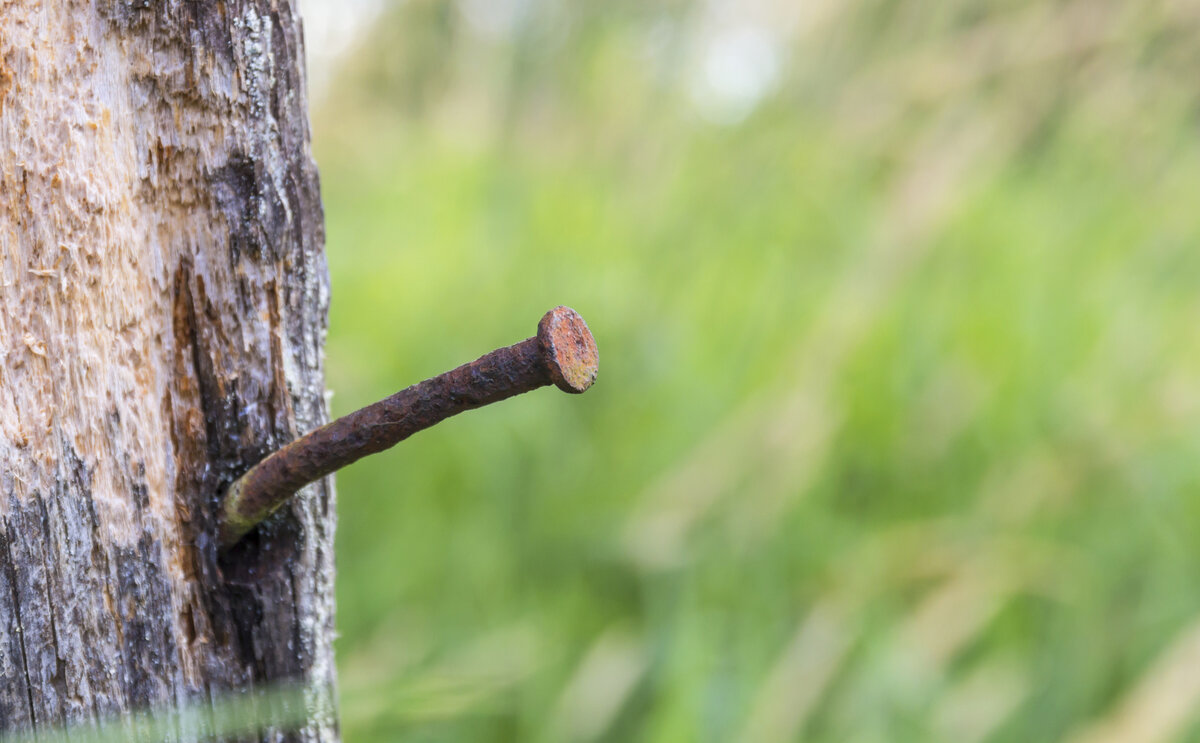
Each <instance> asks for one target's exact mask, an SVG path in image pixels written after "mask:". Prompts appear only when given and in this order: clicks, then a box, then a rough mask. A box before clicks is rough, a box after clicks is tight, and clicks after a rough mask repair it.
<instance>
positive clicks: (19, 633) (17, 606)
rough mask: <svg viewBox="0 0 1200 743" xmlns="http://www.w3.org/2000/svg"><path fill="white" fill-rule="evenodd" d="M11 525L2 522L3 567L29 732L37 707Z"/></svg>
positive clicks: (36, 716)
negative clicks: (10, 594) (23, 689)
mask: <svg viewBox="0 0 1200 743" xmlns="http://www.w3.org/2000/svg"><path fill="white" fill-rule="evenodd" d="M12 534H13V525H12V523H11V522H10V521H9V520H8V519H5V520H4V535H3V536H4V553H5V555H6V556H7V557H8V560H7V562H6V565H5V567H6V568H7V570H6V572H7V573H8V585H9V589H10V590H11V592H12V610H13V622H14V624H15V625H16V626H15V627H14V628H13V629H14V630H16V631H15V632H14V633H13V640H14V642H15V644H16V645H17V646H18V647H19V648H20V651H21V675H22V676H23V677H24V680H25V699H26V702H27V703H28V705H29V707H28V712H29V716H28V717H27V718H26V719H28V721H29V726H30V729H31V730H34V731H36V730H37V725H38V723H37V719H38V715H37V707H36V706H35V705H34V703H33V680H32V679H31V678H30V677H29V656H28V655H27V654H26V652H25V623H24V622H23V621H22V620H21V597H20V596H19V595H17V585H18V584H17V567H16V566H17V564H18V563H17V561H16V558H15V556H14V555H13V551H12V536H11V535H12Z"/></svg>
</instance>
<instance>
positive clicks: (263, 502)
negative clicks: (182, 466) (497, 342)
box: [220, 306, 599, 548]
mask: <svg viewBox="0 0 1200 743" xmlns="http://www.w3.org/2000/svg"><path fill="white" fill-rule="evenodd" d="M598 368H599V355H598V353H597V350H596V342H595V340H594V339H593V338H592V334H591V332H590V331H589V330H588V327H587V323H585V322H584V321H583V318H582V317H580V316H579V314H578V313H577V312H575V310H572V309H571V308H569V307H562V306H560V307H555V308H554V309H553V310H550V311H549V312H547V313H546V314H545V316H543V317H542V319H541V322H539V323H538V333H537V335H536V336H534V337H532V338H528V339H526V340H524V341H521V342H520V343H517V344H515V345H512V346H508V347H506V348H501V349H498V350H495V351H492V352H491V353H489V354H487V355H485V356H482V357H480V358H479V359H476V360H475V361H472V362H471V363H469V364H464V365H462V366H460V367H458V368H457V369H453V370H451V371H448V372H446V373H444V374H440V375H438V376H436V377H433V378H432V379H426V380H425V381H424V382H419V383H417V384H414V385H412V386H411V387H408V388H406V389H403V390H401V391H399V392H397V393H396V394H394V395H392V396H391V397H388V398H385V399H383V400H380V401H379V402H377V403H374V404H373V405H368V406H367V407H365V408H362V409H360V410H356V411H355V412H353V413H350V414H348V415H345V416H343V417H341V418H339V419H337V420H336V421H333V422H332V423H329V424H326V425H324V426H322V427H320V428H318V429H316V430H314V431H312V432H310V433H308V434H306V435H304V436H302V437H300V438H298V439H296V440H295V441H292V442H291V443H289V444H287V445H286V446H284V447H283V448H281V449H279V450H278V451H276V452H274V453H272V454H271V455H269V456H268V457H266V458H265V459H263V460H262V461H261V462H259V463H258V464H256V465H255V466H254V467H252V468H251V469H250V470H249V471H248V472H247V473H246V474H244V475H242V477H241V478H239V479H238V480H237V481H236V482H234V483H233V484H232V485H231V486H230V487H229V492H228V493H227V494H226V496H225V502H224V507H223V509H222V519H221V534H220V540H221V544H222V546H223V547H225V548H228V547H231V546H233V545H234V544H236V543H237V541H238V540H239V539H241V538H242V537H243V536H244V535H245V534H246V533H247V532H249V531H250V530H251V529H253V528H254V527H255V525H257V524H258V523H259V522H260V521H262V520H263V519H265V518H266V517H267V516H269V515H270V514H271V513H272V512H273V511H274V510H275V509H276V508H278V507H279V506H280V505H282V504H283V503H284V502H286V501H287V499H288V498H290V497H291V496H292V494H293V493H295V492H296V491H298V490H299V489H300V488H302V487H304V486H305V485H307V484H308V483H310V482H314V481H316V480H319V479H321V478H322V477H325V476H326V475H329V474H331V473H333V472H334V471H336V470H338V469H341V468H342V467H345V466H346V465H348V464H351V463H352V462H356V461H358V460H359V459H362V458H363V457H365V456H367V455H368V454H374V453H376V452H380V451H383V450H385V449H389V448H391V447H393V446H395V445H396V444H398V443H399V442H401V441H403V440H404V439H406V438H408V437H409V436H412V435H413V434H414V433H416V432H418V431H421V430H424V429H426V428H429V427H430V426H432V425H434V424H436V423H439V422H441V421H443V420H445V419H446V418H449V417H450V416H452V415H457V414H459V413H462V412H465V411H467V410H474V409H475V408H479V407H483V406H484V405H489V404H491V403H494V402H499V401H500V400H504V399H507V398H509V397H513V396H514V395H519V394H521V393H522V392H529V391H530V390H534V389H537V388H538V387H545V386H547V385H550V384H553V385H555V386H556V387H558V388H559V389H561V390H563V391H564V392H570V393H581V392H584V391H585V390H587V389H588V388H589V387H591V386H592V383H593V382H595V380H596V373H597V370H598Z"/></svg>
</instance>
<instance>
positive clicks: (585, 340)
mask: <svg viewBox="0 0 1200 743" xmlns="http://www.w3.org/2000/svg"><path fill="white" fill-rule="evenodd" d="M537 337H538V342H539V343H540V344H541V347H542V353H543V354H544V356H545V359H546V365H547V366H548V367H549V369H550V379H551V380H553V382H554V385H555V386H556V387H558V388H559V389H560V390H562V391H563V392H571V393H576V394H577V393H580V392H584V391H586V390H587V389H588V388H589V387H591V386H592V384H593V383H594V382H595V381H596V374H597V373H598V372H599V369H600V354H599V352H598V351H597V350H596V339H595V338H593V337H592V331H590V330H588V326H587V323H586V322H584V321H583V318H582V317H580V316H579V313H578V312H576V311H575V310H573V309H571V308H570V307H564V306H561V305H560V306H558V307H555V308H554V309H552V310H550V311H549V312H547V313H546V314H545V315H544V316H543V317H542V320H541V322H539V323H538V332H537Z"/></svg>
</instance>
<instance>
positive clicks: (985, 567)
mask: <svg viewBox="0 0 1200 743" xmlns="http://www.w3.org/2000/svg"><path fill="white" fill-rule="evenodd" d="M785 5H786V4H784V5H780V6H779V7H784V6H785ZM760 6H765V7H768V8H770V7H775V6H774V5H772V4H771V3H765V4H760ZM457 7H458V6H456V5H455V4H454V3H450V2H412V3H408V4H404V5H400V6H397V8H395V9H393V10H392V11H390V12H389V13H388V14H386V15H385V16H384V18H383V19H382V20H381V21H379V22H378V23H377V24H376V29H375V31H374V33H373V37H372V39H373V41H372V42H371V43H369V44H367V45H366V46H364V47H363V48H362V49H361V50H359V51H358V53H357V54H356V55H355V56H354V57H353V58H352V60H351V61H350V63H348V64H347V65H346V67H345V68H344V70H343V71H342V72H341V73H339V77H338V80H339V82H338V83H337V84H336V86H335V89H334V90H333V92H331V93H330V94H329V95H328V96H327V97H326V99H325V100H324V102H323V104H322V105H321V106H320V107H318V108H317V109H316V110H315V112H314V124H315V142H316V145H315V146H316V154H317V158H318V162H319V164H320V166H321V170H322V179H323V193H324V199H325V205H326V212H327V230H328V253H329V263H330V269H331V274H332V278H333V292H334V293H333V304H332V310H331V328H330V335H329V342H328V362H327V363H328V377H329V385H330V387H331V388H332V389H333V390H334V391H335V397H334V398H333V407H334V411H335V413H341V412H346V411H349V410H351V409H353V408H355V407H357V406H359V405H362V404H365V403H367V402H370V401H373V400H375V399H377V398H379V397H381V396H383V395H386V394H388V393H390V392H392V391H394V390H395V389H397V388H399V387H402V386H404V385H407V384H409V383H411V382H414V381H417V380H420V379H422V378H425V377H427V376H429V375H431V374H435V373H437V372H440V371H443V370H445V369H448V368H450V367H452V366H455V365H457V364H459V363H462V362H465V361H468V360H470V359H473V358H475V357H476V356H478V355H479V354H481V353H482V352H484V351H486V350H490V349H491V348H493V347H496V346H498V345H502V344H507V343H511V342H515V341H517V340H519V339H521V338H524V337H526V336H528V335H531V334H532V333H533V331H534V326H535V324H536V321H537V319H538V318H539V317H540V315H541V313H542V312H544V311H545V310H546V309H548V308H550V307H552V306H554V305H556V304H559V303H565V304H569V305H571V306H573V307H575V308H576V309H577V310H579V311H580V312H581V314H582V315H583V316H584V317H585V318H587V319H588V321H589V323H590V325H591V328H592V330H593V332H594V334H595V336H596V338H597V341H598V343H599V347H600V352H601V374H600V379H599V381H598V383H597V386H596V387H595V388H593V390H591V391H589V392H588V393H587V394H586V395H583V396H582V397H579V398H569V397H567V396H565V395H561V394H557V393H555V392H553V391H548V390H547V391H539V392H537V393H534V394H531V395H528V396H525V397H523V398H520V399H518V400H514V401H510V402H506V403H503V404H501V405H498V406H493V407H491V408H487V409H484V410H481V411H478V412H473V413H471V414H469V415H466V416H462V417H460V418H457V419H452V420H450V421H448V422H446V423H443V424H441V425H439V426H438V427H436V428H435V429H433V430H430V431H428V432H425V433H422V434H420V435H418V436H416V437H414V438H413V439H411V440H409V441H407V442H405V443H404V444H403V445H402V446H400V447H398V448H397V449H395V450H393V451H391V452H389V453H387V454H383V455H380V456H378V457H374V458H371V459H368V460H365V461H363V462H361V463H359V464H356V465H354V466H353V467H350V468H348V469H346V470H344V471H342V472H341V473H339V475H338V488H339V495H340V501H341V502H340V507H339V533H338V570H339V576H338V605H339V606H338V627H339V632H340V635H341V639H340V640H339V642H338V654H339V655H338V661H339V669H340V673H341V705H342V723H343V728H344V732H345V737H346V739H347V740H348V741H356V740H430V741H440V740H446V741H450V740H454V741H466V740H478V741H508V740H522V741H528V740H545V741H559V740H645V741H677V740H697V741H725V740H753V741H776V740H778V741H783V740H810V741H826V740H828V741H833V740H855V741H871V740H880V741H883V740H889V741H891V740H912V741H933V740H945V741H970V740H996V741H1026V740H1058V739H1070V740H1076V741H1084V740H1087V741H1104V740H1139V741H1153V740H1163V741H1166V740H1200V726H1198V725H1197V716H1196V715H1195V714H1194V712H1193V710H1195V709H1200V672H1198V671H1196V668H1198V667H1200V665H1197V664H1200V593H1197V592H1196V591H1195V590H1193V586H1194V583H1195V576H1197V575H1200V550H1198V549H1197V548H1196V547H1195V544H1194V541H1195V540H1194V538H1193V534H1194V528H1193V525H1194V524H1195V523H1196V520H1197V515H1198V513H1197V511H1198V507H1197V505H1196V501H1195V499H1194V497H1192V496H1193V494H1194V493H1195V491H1196V481H1197V479H1198V477H1200V465H1197V461H1198V460H1197V454H1198V453H1200V438H1198V436H1197V434H1198V433H1200V430H1198V421H1200V417H1198V413H1200V392H1198V391H1197V390H1198V386H1197V383H1196V380H1197V379H1200V323H1198V322H1197V321H1196V319H1197V318H1200V293H1197V291H1196V286H1197V285H1198V284H1197V282H1198V280H1200V252H1198V251H1197V250H1196V244H1197V240H1198V238H1200V222H1197V220H1196V218H1195V214H1196V211H1195V208H1194V206H1193V205H1192V202H1193V201H1194V198H1195V194H1196V193H1197V192H1198V188H1200V145H1198V144H1197V141H1196V131H1197V123H1198V122H1197V116H1196V104H1197V96H1196V93H1195V90H1194V85H1193V84H1192V77H1194V75H1193V74H1192V71H1194V69H1195V68H1194V66H1191V65H1193V64H1194V62H1195V61H1196V57H1197V55H1196V53H1195V52H1196V50H1195V48H1194V44H1191V43H1189V41H1188V39H1190V38H1194V32H1195V30H1196V27H1197V18H1196V14H1195V13H1193V12H1192V11H1191V10H1190V9H1189V7H1188V6H1187V4H1170V3H1149V4H1146V5H1144V6H1139V7H1138V8H1137V9H1136V10H1134V9H1130V8H1126V7H1125V6H1123V5H1122V4H1119V3H1115V2H1099V1H1097V2H1089V3H1078V2H1077V3H1041V4H1037V3H1008V4H1004V3H986V4H978V5H976V4H968V3H950V4H945V5H943V6H939V7H938V9H937V10H936V12H935V11H934V10H933V9H929V8H925V9H923V10H917V9H916V8H914V7H911V6H907V5H905V4H901V3H894V2H884V1H883V0H860V2H857V3H851V4H846V5H845V6H837V7H836V8H832V6H830V5H829V4H825V5H821V6H819V7H824V8H825V9H826V11H827V12H826V13H825V14H824V15H819V23H818V22H816V21H813V22H812V23H810V25H809V26H807V27H804V28H801V29H800V30H795V28H794V27H787V28H792V30H791V31H789V33H790V35H789V36H787V37H786V44H787V46H786V49H787V55H786V64H785V65H784V66H783V71H782V73H781V75H780V81H779V83H778V87H777V88H776V89H774V90H773V92H771V93H770V95H768V96H767V97H765V98H764V99H763V100H762V101H761V102H760V103H759V104H758V105H757V106H756V107H755V108H754V110H753V111H752V112H751V113H749V115H748V116H747V117H746V118H745V119H744V120H740V121H736V122H733V123H725V124H713V123H708V122H706V121H705V120H704V119H703V117H702V116H700V115H699V114H697V113H696V109H695V107H694V106H693V105H692V104H691V103H690V102H689V99H688V97H687V93H686V89H687V85H686V84H685V83H684V81H683V80H682V77H681V76H682V75H683V74H684V73H685V72H686V71H687V70H688V68H689V64H691V63H689V61H688V60H689V57H688V55H687V54H686V53H684V52H683V51H679V50H686V49H687V48H689V47H688V44H689V43H690V40H694V38H695V37H696V36H697V35H698V34H702V31H703V29H704V28H705V25H704V21H703V17H704V11H703V8H704V6H702V5H694V4H691V3H682V2H655V3H645V4H638V3H630V2H622V3H615V4H614V5H612V6H610V7H608V8H607V9H605V10H599V9H596V8H593V7H592V6H590V5H586V4H583V3H578V4H573V3H566V4H553V3H533V4H532V6H531V7H532V10H531V11H530V13H529V15H528V17H527V19H526V21H525V22H524V25H518V27H517V28H516V30H515V31H514V32H513V34H512V36H511V37H510V38H506V39H504V40H501V41H497V40H495V39H490V40H489V39H481V38H476V37H473V36H472V35H471V33H470V32H469V28H467V26H466V25H465V24H464V23H463V21H462V14H461V13H460V12H459V11H458V10H457V9H456V8H457ZM543 11H544V12H543ZM563 17H566V18H568V19H569V20H570V23H568V24H565V25H563V24H559V25H554V24H553V23H550V22H549V21H547V18H550V19H561V18H563ZM647 38H652V39H654V40H656V41H655V44H657V46H655V47H654V48H656V49H659V50H660V53H659V56H658V57H655V59H659V60H660V61H661V59H664V58H665V59H667V60H669V63H662V64H661V65H659V66H655V65H652V64H648V63H646V62H645V58H644V57H639V56H638V55H639V54H640V52H638V49H640V48H641V47H640V46H639V44H642V43H643V42H644V41H645V40H646V39H647ZM664 38H665V39H666V41H665V42H663V41H662V39H664ZM662 49H667V50H668V51H669V50H672V49H675V50H676V51H678V52H679V53H678V54H673V53H663V52H661V50H662ZM656 64H658V63H656ZM664 65H665V66H664ZM662 69H665V70H666V72H665V73H664V72H662ZM656 70H658V72H656Z"/></svg>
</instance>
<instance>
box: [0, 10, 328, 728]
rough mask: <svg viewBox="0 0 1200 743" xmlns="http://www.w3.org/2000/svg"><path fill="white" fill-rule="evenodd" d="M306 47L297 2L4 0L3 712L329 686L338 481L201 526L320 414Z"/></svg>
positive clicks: (74, 720) (110, 707)
mask: <svg viewBox="0 0 1200 743" xmlns="http://www.w3.org/2000/svg"><path fill="white" fill-rule="evenodd" d="M302 62H303V43H302V36H301V28H300V21H299V18H298V17H297V14H296V9H295V7H294V4H293V3H292V2H290V0H226V1H225V2H217V1H214V2H196V1H194V0H163V1H162V2H137V1H134V0H94V1H92V2H84V1H70V0H65V1H64V2H56V3H44V2H39V1H37V0H9V1H8V2H4V3H0V730H3V731H10V730H29V729H38V730H44V729H47V728H51V727H57V726H60V725H64V724H78V723H81V722H87V721H90V720H95V719H102V718H107V717H109V716H112V715H119V714H121V713H124V712H127V711H131V710H138V709H143V708H146V707H149V706H158V705H179V704H197V703H199V704H205V703H207V702H208V701H209V700H211V699H213V698H214V697H216V696H218V695H220V694H221V693H222V692H223V691H226V690H232V689H245V688H250V687H259V688H261V687H264V686H271V685H273V684H276V683H279V682H284V681H293V682H294V681H304V682H311V683H313V684H314V685H315V686H317V687H319V688H328V687H330V686H331V685H332V683H333V677H334V667H333V660H332V648H331V641H332V636H333V553H332V545H333V524H334V511H333V507H334V497H333V490H332V486H331V484H330V483H329V481H327V480H326V481H322V482H319V483H316V484H314V485H311V486H309V487H307V488H306V489H305V491H304V492H302V493H301V494H300V495H299V496H298V497H296V498H294V499H292V500H291V501H290V502H289V504H288V505H287V506H286V507H285V508H284V509H283V510H282V511H281V512H280V513H279V514H277V515H276V516H275V517H273V518H272V520H271V521H270V522H269V523H268V524H266V525H264V528H263V529H261V530H259V531H258V532H256V533H255V534H254V535H252V536H251V537H250V538H248V539H247V540H245V542H244V543H243V544H241V545H239V547H238V549H237V550H235V551H234V552H233V553H232V554H230V555H228V556H225V557H219V556H218V551H217V542H216V509H217V505H218V501H219V497H220V495H221V492H222V490H223V489H224V488H225V487H226V486H227V485H228V484H229V482H231V481H232V480H233V479H234V478H236V477H237V476H238V475H239V474H241V472H243V471H245V469H246V468H247V467H248V466H249V465H251V464H253V463H254V462H255V461H257V460H258V459H259V458H260V457H261V456H263V455H264V454H265V453H266V452H268V451H270V450H272V449H274V448H276V447H278V446H279V445H281V444H283V443H285V442H287V441H289V440H291V439H292V438H294V437H295V436H296V435H298V434H300V433H303V432H304V431H307V430H309V429H311V428H313V427H315V426H317V425H319V424H320V423H322V422H324V421H325V420H326V409H325V400H324V391H325V388H324V382H323V372H322V348H323V344H324V337H325V327H326V314H327V307H328V279H327V272H326V267H325V258H324V252H323V241H324V235H323V227H322V213H321V204H320V196H319V191H318V182H317V173H316V168H315V166H314V164H313V161H312V156H311V153H310V149H309V128H308V118H307V110H306V107H307V102H306V96H305V81H304V71H303V65H302ZM331 717H332V716H325V717H316V718H313V719H310V722H309V725H308V726H307V727H306V728H304V729H303V730H302V731H299V732H295V733H291V734H290V737H289V739H295V740H306V741H334V740H336V739H337V728H336V721H335V720H333V719H331ZM180 737H181V738H182V739H186V738H187V737H188V736H187V735H186V734H181V736H180Z"/></svg>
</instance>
